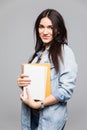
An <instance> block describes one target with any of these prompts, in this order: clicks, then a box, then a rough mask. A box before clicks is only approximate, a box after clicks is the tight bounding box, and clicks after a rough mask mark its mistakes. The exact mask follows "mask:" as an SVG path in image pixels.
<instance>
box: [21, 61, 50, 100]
mask: <svg viewBox="0 0 87 130" xmlns="http://www.w3.org/2000/svg"><path fill="white" fill-rule="evenodd" d="M22 72H23V73H24V74H27V75H28V76H29V78H30V80H31V84H29V85H28V86H27V87H29V89H30V92H31V95H32V97H33V99H35V100H43V99H44V98H45V97H47V96H49V95H50V93H51V88H50V64H49V63H40V64H38V63H32V64H22ZM23 90H24V96H25V98H27V94H26V87H24V89H23Z"/></svg>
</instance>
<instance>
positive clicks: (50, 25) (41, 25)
mask: <svg viewBox="0 0 87 130" xmlns="http://www.w3.org/2000/svg"><path fill="white" fill-rule="evenodd" d="M39 26H42V27H44V25H43V24H39ZM47 27H53V25H48V26H47Z"/></svg>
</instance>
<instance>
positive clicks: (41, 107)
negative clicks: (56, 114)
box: [40, 101, 45, 109]
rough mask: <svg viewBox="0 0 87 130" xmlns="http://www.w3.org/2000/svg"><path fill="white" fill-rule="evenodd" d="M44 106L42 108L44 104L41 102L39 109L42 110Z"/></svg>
mask: <svg viewBox="0 0 87 130" xmlns="http://www.w3.org/2000/svg"><path fill="white" fill-rule="evenodd" d="M44 107H45V106H44V102H43V101H41V106H40V109H43V108H44Z"/></svg>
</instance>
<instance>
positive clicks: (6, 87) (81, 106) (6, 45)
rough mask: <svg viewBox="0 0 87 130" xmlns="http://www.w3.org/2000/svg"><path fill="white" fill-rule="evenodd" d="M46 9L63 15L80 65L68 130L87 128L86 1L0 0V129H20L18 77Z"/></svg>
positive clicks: (69, 104) (71, 103) (69, 107)
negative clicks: (40, 18)
mask: <svg viewBox="0 0 87 130" xmlns="http://www.w3.org/2000/svg"><path fill="white" fill-rule="evenodd" d="M46 8H54V9H57V10H58V11H59V12H60V13H61V14H62V16H63V17H64V19H65V23H66V26H67V30H68V42H69V45H70V46H71V47H72V49H73V51H74V53H75V56H76V60H77V63H78V67H79V73H78V79H77V87H76V89H75V91H74V94H73V97H72V99H71V100H70V101H69V102H68V112H69V120H68V122H67V125H66V128H65V130H77V129H78V130H85V129H87V125H86V124H87V123H86V121H87V69H86V67H87V58H86V57H87V0H43V1H41V0H31V1H30V0H0V130H21V127H20V115H21V102H20V99H19V94H20V92H21V90H20V89H19V88H18V86H17V77H18V75H19V74H20V73H21V64H22V63H25V62H27V61H28V58H29V55H31V54H32V52H33V49H34V38H33V25H34V22H35V20H36V18H37V16H38V14H39V13H40V12H41V11H42V10H43V9H46Z"/></svg>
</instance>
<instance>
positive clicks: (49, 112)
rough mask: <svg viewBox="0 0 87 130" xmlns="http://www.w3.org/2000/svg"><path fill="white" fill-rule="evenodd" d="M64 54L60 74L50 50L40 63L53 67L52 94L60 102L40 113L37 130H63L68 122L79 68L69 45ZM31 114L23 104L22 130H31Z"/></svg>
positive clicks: (63, 48) (66, 46)
mask: <svg viewBox="0 0 87 130" xmlns="http://www.w3.org/2000/svg"><path fill="white" fill-rule="evenodd" d="M62 52H63V62H62V61H61V59H59V62H60V64H59V66H60V69H59V72H56V71H55V68H54V65H53V63H52V62H51V61H50V60H49V58H48V50H46V51H45V53H44V56H43V58H42V59H41V61H40V63H50V65H51V68H50V70H51V93H52V95H53V96H54V97H55V98H56V99H58V101H59V102H58V103H57V104H54V105H51V106H47V107H45V108H44V109H42V110H41V111H40V116H39V125H38V128H37V129H35V130H48V129H49V130H62V128H63V126H64V125H65V123H66V121H67V101H68V100H69V99H70V98H71V97H72V94H73V90H74V88H75V87H76V79H77V71H78V67H77V63H76V60H75V56H74V53H73V51H72V49H71V48H70V47H69V46H68V45H64V46H63V47H62ZM41 53H42V52H41V51H40V52H38V53H37V56H36V57H35V59H34V60H33V63H35V62H37V60H38V58H39V56H40V55H41ZM30 114H31V113H30V108H29V106H27V105H26V104H24V103H22V113H21V121H22V122H21V124H22V130H31V124H30V120H31V119H30Z"/></svg>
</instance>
